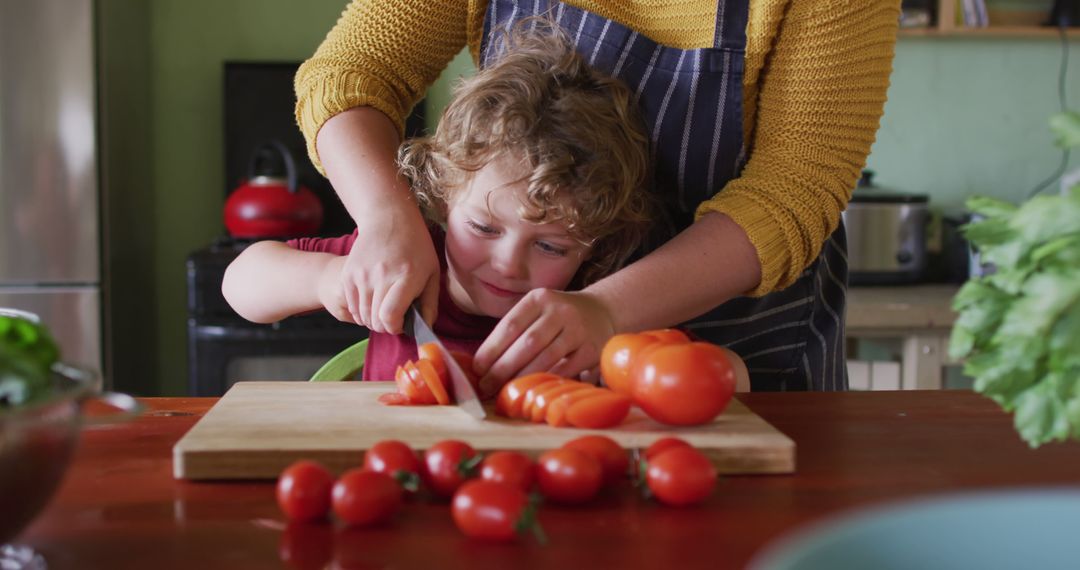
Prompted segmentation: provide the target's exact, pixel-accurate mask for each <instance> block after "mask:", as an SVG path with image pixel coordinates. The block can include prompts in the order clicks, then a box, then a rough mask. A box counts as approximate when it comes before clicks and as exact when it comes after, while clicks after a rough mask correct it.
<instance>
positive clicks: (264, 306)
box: [221, 241, 343, 323]
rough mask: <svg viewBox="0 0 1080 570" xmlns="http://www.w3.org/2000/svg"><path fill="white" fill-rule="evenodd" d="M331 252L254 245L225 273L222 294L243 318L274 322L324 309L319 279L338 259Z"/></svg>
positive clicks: (275, 243)
mask: <svg viewBox="0 0 1080 570" xmlns="http://www.w3.org/2000/svg"><path fill="white" fill-rule="evenodd" d="M341 259H343V258H340V257H338V256H336V255H332V254H329V253H319V252H311V251H298V250H295V249H293V248H291V247H289V246H287V245H285V244H283V243H281V242H274V241H266V242H258V243H255V244H252V245H251V246H249V247H248V248H247V249H245V250H244V251H243V253H241V254H240V255H239V256H238V257H237V258H236V259H235V260H234V261H233V262H232V263H230V264H229V267H228V268H227V269H226V270H225V277H224V279H223V280H222V283H221V292H222V294H223V295H224V296H225V300H226V301H228V302H229V306H231V307H232V308H233V310H234V311H236V313H237V314H239V315H240V316H241V317H244V318H245V319H247V320H249V321H252V322H256V323H273V322H277V321H280V320H281V319H284V318H286V317H290V316H292V315H297V314H300V313H306V312H308V311H314V310H317V309H322V308H323V303H322V300H321V299H320V297H319V285H320V280H321V279H322V278H323V274H324V272H325V271H327V268H328V267H330V265H331V264H332V263H334V262H335V260H338V263H340V260H341Z"/></svg>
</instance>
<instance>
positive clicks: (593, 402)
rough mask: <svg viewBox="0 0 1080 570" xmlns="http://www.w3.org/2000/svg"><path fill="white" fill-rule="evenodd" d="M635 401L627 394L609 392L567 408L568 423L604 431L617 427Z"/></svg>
mask: <svg viewBox="0 0 1080 570" xmlns="http://www.w3.org/2000/svg"><path fill="white" fill-rule="evenodd" d="M632 402H633V400H631V399H630V396H627V395H625V394H616V393H615V392H611V391H607V392H606V393H603V394H601V395H599V396H597V397H595V398H586V399H584V400H581V401H580V402H575V403H574V404H573V405H571V406H570V407H568V408H566V421H567V422H568V423H570V425H573V426H576V427H580V428H589V429H602V428H609V427H612V426H617V425H619V424H620V423H622V421H623V420H624V419H626V415H627V414H629V413H630V404H631V403H632Z"/></svg>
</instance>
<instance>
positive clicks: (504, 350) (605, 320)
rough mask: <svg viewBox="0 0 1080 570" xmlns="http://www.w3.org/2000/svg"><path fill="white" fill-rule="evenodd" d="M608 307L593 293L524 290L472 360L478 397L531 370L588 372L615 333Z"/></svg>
mask: <svg viewBox="0 0 1080 570" xmlns="http://www.w3.org/2000/svg"><path fill="white" fill-rule="evenodd" d="M613 322H614V321H613V319H612V317H611V313H610V311H609V310H608V308H607V307H606V306H605V305H604V304H603V303H602V302H600V300H599V298H597V297H596V296H594V295H592V294H590V293H587V292H583V291H578V292H572V293H568V292H565V291H553V290H550V289H536V290H534V291H530V292H529V293H528V294H526V295H525V296H524V297H523V298H522V299H521V301H519V302H518V303H517V304H516V305H514V308H513V309H510V312H509V313H507V314H506V316H504V317H503V318H502V320H500V321H499V324H498V325H496V326H495V330H493V331H492V332H491V334H490V335H489V336H488V338H487V339H486V340H485V341H484V343H483V344H482V345H480V348H479V350H477V352H476V357H475V359H474V361H473V363H474V364H473V366H474V369H475V371H476V372H477V373H478V374H480V375H481V378H480V392H481V394H480V395H481V397H485V396H490V395H492V394H494V393H496V392H498V390H499V389H500V388H501V387H502V385H503V384H505V383H506V382H507V381H508V380H510V379H512V378H516V377H518V376H522V375H524V374H528V373H531V372H537V371H543V370H547V371H551V372H554V373H555V374H560V375H562V376H567V377H571V378H572V377H575V376H578V375H579V374H581V373H583V372H584V373H585V374H586V376H588V375H589V374H590V373H591V372H593V371H594V370H595V368H596V366H597V365H598V364H599V362H600V352H601V350H603V348H604V343H606V342H607V340H608V339H609V338H611V336H612V335H614V334H615V328H614V324H613Z"/></svg>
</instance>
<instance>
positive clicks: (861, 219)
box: [843, 170, 930, 285]
mask: <svg viewBox="0 0 1080 570" xmlns="http://www.w3.org/2000/svg"><path fill="white" fill-rule="evenodd" d="M872 177H873V172H871V171H869V170H865V171H863V176H862V179H860V180H859V186H858V187H857V188H856V189H855V192H854V194H853V195H852V197H851V201H850V202H849V203H848V207H847V210H845V211H844V213H843V218H844V225H845V226H846V228H847V240H848V272H849V282H850V283H851V284H852V285H897V284H905V283H914V282H917V281H919V280H920V279H922V277H923V273H924V271H925V270H926V227H927V223H928V222H929V221H930V208H929V201H930V199H929V197H928V196H927V195H925V194H906V193H902V192H893V191H888V190H884V189H881V188H879V187H877V186H874V185H873V183H872V180H871V179H872Z"/></svg>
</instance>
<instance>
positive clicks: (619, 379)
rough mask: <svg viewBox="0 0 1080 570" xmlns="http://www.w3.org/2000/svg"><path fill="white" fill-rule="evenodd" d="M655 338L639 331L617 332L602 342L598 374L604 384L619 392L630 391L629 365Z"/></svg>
mask: <svg viewBox="0 0 1080 570" xmlns="http://www.w3.org/2000/svg"><path fill="white" fill-rule="evenodd" d="M655 342H657V340H656V338H654V337H651V336H646V335H643V334H641V333H626V334H617V335H615V336H613V337H611V339H609V340H608V341H607V343H605V344H604V349H603V350H602V351H601V352H600V376H601V377H602V378H603V379H604V385H605V386H607V387H608V388H611V389H612V390H614V391H616V392H619V393H620V394H629V393H630V384H631V383H630V367H631V365H632V364H633V361H634V357H636V356H637V355H638V353H640V352H641V350H642V349H644V348H645V347H646V346H649V345H651V344H653V343H655Z"/></svg>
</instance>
